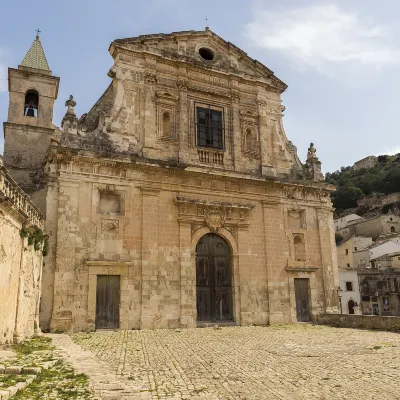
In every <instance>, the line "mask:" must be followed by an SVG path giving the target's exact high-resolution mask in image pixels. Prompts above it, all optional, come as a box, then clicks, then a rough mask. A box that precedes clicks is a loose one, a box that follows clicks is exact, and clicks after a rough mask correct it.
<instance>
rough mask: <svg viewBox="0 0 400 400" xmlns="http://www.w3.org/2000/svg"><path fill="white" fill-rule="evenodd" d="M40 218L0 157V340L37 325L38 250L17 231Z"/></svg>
mask: <svg viewBox="0 0 400 400" xmlns="http://www.w3.org/2000/svg"><path fill="white" fill-rule="evenodd" d="M43 222H44V221H43V216H42V215H41V214H40V212H39V211H38V209H37V208H36V207H35V206H34V205H33V203H32V202H30V200H29V198H28V197H27V196H26V194H25V193H24V192H23V191H22V190H21V189H20V188H19V187H18V186H17V185H16V183H15V182H14V181H13V180H12V179H11V177H10V176H9V174H8V172H7V170H6V169H5V168H4V166H2V159H1V158H0V232H1V234H0V305H1V307H0V321H1V323H0V343H11V342H13V341H15V342H18V341H20V340H22V339H24V338H25V337H29V336H31V335H32V334H33V333H34V331H35V327H37V326H38V323H39V320H38V317H39V315H38V313H39V300H40V286H41V271H42V259H43V256H42V250H41V249H39V250H35V249H34V246H33V245H29V244H28V238H26V237H25V238H22V237H21V235H20V232H21V229H22V227H23V226H26V227H27V228H28V229H33V227H34V226H36V227H38V228H43Z"/></svg>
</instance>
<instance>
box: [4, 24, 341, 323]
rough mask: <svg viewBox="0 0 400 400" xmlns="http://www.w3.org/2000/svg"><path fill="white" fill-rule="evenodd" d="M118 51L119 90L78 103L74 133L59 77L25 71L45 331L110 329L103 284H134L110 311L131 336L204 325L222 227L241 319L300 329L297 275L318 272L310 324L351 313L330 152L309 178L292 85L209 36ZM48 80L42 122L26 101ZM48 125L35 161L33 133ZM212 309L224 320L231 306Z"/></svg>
mask: <svg viewBox="0 0 400 400" xmlns="http://www.w3.org/2000/svg"><path fill="white" fill-rule="evenodd" d="M201 49H203V50H201ZM204 49H206V50H205V51H206V53H205V54H207V56H206V58H204V57H203V56H202V54H203V55H204ZM207 49H208V50H207ZM110 53H111V55H112V57H113V60H114V64H113V66H112V68H111V69H110V72H109V76H110V77H111V78H112V82H111V84H110V86H109V87H108V89H107V90H106V91H105V93H104V94H103V96H102V97H101V98H100V99H99V100H98V101H97V102H96V104H95V105H94V106H93V107H92V109H91V110H90V111H89V112H88V113H87V114H85V115H83V116H82V117H81V118H79V119H77V117H76V116H75V111H74V106H75V104H76V101H75V100H74V99H73V98H72V97H70V99H69V100H67V102H66V105H67V107H68V110H67V113H66V116H65V118H64V120H63V121H64V122H63V124H62V133H61V137H60V131H58V130H57V129H55V128H54V126H53V125H52V124H51V118H50V117H51V112H52V107H53V102H54V100H55V98H56V96H57V87H58V78H56V77H53V76H50V75H48V74H47V75H45V76H43V75H40V76H39V75H37V71H36V72H35V71H31V74H28V76H27V77H26V78H25V80H24V79H22V78H21V77H22V75H21V73H20V71H19V70H15V71H14V70H13V71H12V75H11V81H12V82H11V84H10V91H11V93H10V96H11V97H10V99H11V102H10V113H9V121H8V124H9V127H7V126H8V125H6V130H7V132H8V133H7V135H6V146H5V155H7V157H6V159H7V162H8V163H9V164H10V166H13V167H15V168H17V167H18V168H22V169H24V171H25V172H26V171H28V170H29V171H31V172H32V169H35V168H36V171H35V172H34V173H33V175H34V182H36V184H37V185H38V187H37V190H36V192H35V194H34V195H35V199H37V200H38V201H40V203H41V207H42V209H43V210H44V211H45V213H46V225H45V228H46V231H47V233H48V234H49V235H50V248H49V254H48V256H47V257H46V259H45V266H44V268H43V279H42V282H43V290H42V301H41V321H40V326H41V328H42V329H46V330H47V329H51V330H53V331H55V330H58V331H90V330H93V329H95V328H96V315H97V314H96V313H97V312H98V311H97V308H96V307H97V305H98V304H99V303H98V302H97V303H96V296H97V290H98V286H97V280H98V276H103V275H107V276H113V277H114V278H115V277H116V276H117V277H119V280H120V292H119V296H118V299H119V301H118V302H117V303H118V304H117V305H116V306H115V307H116V308H117V309H118V312H115V310H111V309H109V310H107V312H106V313H105V314H107V315H109V314H113V315H114V314H115V315H116V314H119V315H118V318H117V319H118V322H117V323H116V325H118V326H117V327H119V328H121V329H144V328H147V329H153V328H177V327H186V328H190V327H195V326H196V325H197V311H198V308H200V307H198V304H197V302H198V300H197V298H198V293H200V291H199V290H197V289H196V279H197V277H196V246H197V244H198V243H199V241H200V239H201V238H202V237H203V236H204V235H207V234H209V233H212V234H217V235H219V236H220V237H221V238H222V239H223V241H224V242H225V243H226V247H227V248H229V254H228V255H227V259H228V260H229V264H230V269H229V272H228V273H227V275H229V277H230V278H231V289H227V291H228V292H227V293H228V294H226V293H223V294H222V295H221V296H226V297H224V299H225V300H224V301H225V303H224V307H225V306H226V305H227V304H228V303H229V306H226V307H225V308H230V310H231V313H232V314H233V320H232V321H230V322H231V323H233V324H236V325H249V324H260V325H265V324H281V323H291V322H296V321H297V317H296V298H295V279H297V278H300V279H308V289H307V293H306V294H307V295H308V298H309V304H310V310H309V314H310V315H309V316H310V317H311V318H313V317H314V316H315V315H316V314H317V313H321V312H335V311H337V296H336V292H335V287H337V266H336V254H335V244H334V240H333V226H332V207H331V202H330V200H329V195H330V193H331V191H332V190H333V188H332V187H330V186H328V185H325V184H324V183H322V182H319V180H320V178H321V173H320V162H319V160H318V159H317V158H316V155H315V151H310V155H309V158H308V159H309V163H308V164H309V167H310V168H311V167H312V168H311V169H312V171H311V170H310V171H309V172H308V174H307V172H306V169H305V167H304V166H303V165H302V164H301V162H300V160H299V158H298V156H297V154H296V148H295V146H294V145H293V144H292V143H291V142H290V141H289V140H288V139H287V137H286V134H285V131H284V128H283V111H284V107H283V106H282V104H281V94H282V92H283V91H284V90H285V89H286V85H285V84H284V83H283V82H282V81H281V80H279V79H278V78H277V77H276V76H275V75H274V73H273V72H272V71H271V70H270V69H268V68H267V67H265V66H263V65H262V64H260V63H258V62H257V61H255V60H253V59H251V58H250V57H249V56H248V55H247V54H246V53H244V52H243V51H242V50H240V49H238V48H237V47H236V46H233V45H232V44H231V43H229V42H226V41H225V40H223V39H222V38H220V37H219V36H218V35H216V34H215V33H213V32H211V31H210V30H209V29H206V30H205V31H198V32H196V31H190V32H175V33H173V34H170V35H147V36H141V37H139V38H129V39H121V40H116V41H114V42H113V43H112V44H111V46H110ZM207 57H208V58H209V59H207ZM34 78H35V82H38V85H39V84H40V89H41V90H42V91H43V92H44V93H46V96H47V97H46V98H47V100H46V101H47V102H46V103H45V104H44V108H43V110H42V109H41V110H42V111H43V113H44V114H43V115H39V117H38V118H37V120H35V119H34V118H33V119H32V118H31V119H28V120H27V119H26V118H28V117H25V116H22V115H20V114H21V112H20V111H18V112H17V111H15V110H14V107H19V106H20V105H21V103H20V102H21V100H22V99H23V98H24V93H25V91H26V88H27V87H28V86H27V85H28V84H29V83H30V80H32V79H34ZM41 90H39V89H38V92H39V93H41ZM22 101H23V100H22ZM77 101H79V99H77ZM49 108H51V112H50V111H49ZM201 109H203V110H204V109H207V110H213V111H214V113H216V114H214V115H219V118H220V119H219V120H220V121H221V124H220V125H219V124H218V129H219V130H218V134H217V133H215V132H214V133H215V135H217V136H218V137H219V138H220V139H218V143H219V144H218V146H217V145H215V146H214V147H212V146H211V144H210V143H211V142H214V141H217V140H216V139H215V138H214V136H212V139H211V138H210V137H209V138H208V139H207V140H208V142H207V140H206V139H204V138H201V137H200V134H198V132H199V126H198V125H199V124H200V123H199V122H198V121H200V119H201V118H200V117H199V118H197V117H196V115H200V114H199V113H201V111H199V110H201ZM21 110H22V106H21ZM49 118H50V119H49ZM34 120H35V121H34ZM15 124H19V125H18V129H17V128H15V127H14V125H15ZM203 125H204V126H205V124H203ZM19 126H21V127H22V128H23V129H22V128H21V129H22V130H21V129H20V128H19ZM14 128H15V129H14ZM39 128H40V130H41V132H42V131H43V135H45V137H44V138H43V141H42V140H41V141H40V148H39V149H38V151H37V152H36V153H35V155H34V157H33V156H32V158H31V159H30V158H29V157H27V156H28V155H29V151H28V150H27V149H28V147H29V143H27V140H28V139H27V138H26V137H25V136H24V134H23V133H22V132H25V130H26V131H27V132H30V131H32V132H37V130H38V129H39ZM52 129H53V131H51V130H52ZM214 133H210V132H209V133H208V135H210V134H212V135H214ZM47 134H49V135H48V136H46V135H47ZM35 137H38V136H35ZM55 139H59V140H55ZM200 140H205V141H204V143H203V142H202V143H200ZM7 141H8V143H7ZM19 143H20V144H19ZM207 146H208V147H207ZM209 146H211V147H209ZM44 150H46V152H45V151H44ZM44 153H46V156H45V157H44ZM39 161H40V165H39ZM42 161H43V163H42ZM14 164H15V165H14ZM310 168H309V169H310ZM22 169H21V170H22ZM15 173H16V174H17V172H15ZM28 175H29V174H28ZM18 177H19V179H20V181H21V182H22V183H24V179H25V178H26V177H27V175H26V174H25V175H24V176H22V175H21V176H19V175H18ZM25 183H26V182H25ZM25 183H24V184H25ZM26 184H27V185H28V183H26ZM28 186H29V185H28ZM31 189H32V188H31ZM297 282H298V281H297ZM228 298H229V299H228ZM226 299H228V300H226ZM210 303H211V300H210ZM213 304H214V307H217V306H216V304H218V305H219V308H218V310H217V308H216V310H217V311H216V313H217V312H219V314H220V315H222V313H223V312H222V310H223V308H224V307H223V299H222V297H221V299H220V300H219V301H217V300H216V301H213ZM299 304H302V303H301V301H300V303H299ZM228 314H229V313H228ZM307 317H308V315H307ZM98 320H99V319H98V318H97V322H98ZM97 327H98V325H97Z"/></svg>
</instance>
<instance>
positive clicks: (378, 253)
mask: <svg viewBox="0 0 400 400" xmlns="http://www.w3.org/2000/svg"><path fill="white" fill-rule="evenodd" d="M368 251H369V261H370V262H372V261H374V260H376V259H377V258H379V257H382V256H385V255H388V254H393V253H397V252H399V251H400V243H399V242H398V241H397V240H387V241H386V242H383V243H374V244H373V245H371V246H370V247H369V248H368ZM371 266H372V265H371Z"/></svg>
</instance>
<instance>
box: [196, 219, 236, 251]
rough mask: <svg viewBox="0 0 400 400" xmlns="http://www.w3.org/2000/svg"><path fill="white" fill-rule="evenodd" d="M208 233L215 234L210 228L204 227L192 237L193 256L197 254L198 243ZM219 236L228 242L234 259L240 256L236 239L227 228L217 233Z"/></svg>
mask: <svg viewBox="0 0 400 400" xmlns="http://www.w3.org/2000/svg"><path fill="white" fill-rule="evenodd" d="M207 233H213V232H212V231H211V230H210V228H208V227H206V226H204V227H202V228H200V229H198V230H197V231H196V232H195V233H194V234H193V236H192V241H191V252H192V254H193V255H194V254H196V246H197V243H198V242H199V240H200V239H201V238H202V237H203V236H204V235H206V234H207ZM216 233H217V235H220V236H221V237H222V238H223V239H225V240H226V242H227V243H228V245H229V247H230V250H231V254H232V256H233V257H235V256H237V255H238V247H237V244H236V239H235V238H234V237H233V235H232V233H231V232H229V231H228V230H227V229H225V228H221V229H219V230H218V232H216Z"/></svg>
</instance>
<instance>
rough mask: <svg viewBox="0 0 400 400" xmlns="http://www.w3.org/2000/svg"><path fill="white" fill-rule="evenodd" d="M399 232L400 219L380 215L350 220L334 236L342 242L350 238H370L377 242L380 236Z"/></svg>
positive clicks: (395, 216) (393, 216)
mask: <svg viewBox="0 0 400 400" xmlns="http://www.w3.org/2000/svg"><path fill="white" fill-rule="evenodd" d="M399 232H400V217H399V216H397V215H393V214H381V215H377V216H374V217H371V218H368V219H366V218H362V219H357V220H352V221H349V222H348V223H347V225H346V226H345V227H343V228H340V229H338V230H336V234H338V235H340V236H342V238H343V239H344V240H347V239H349V238H350V237H352V236H365V237H372V238H373V239H374V240H377V239H378V238H379V237H380V236H384V235H388V234H395V235H398V234H399Z"/></svg>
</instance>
